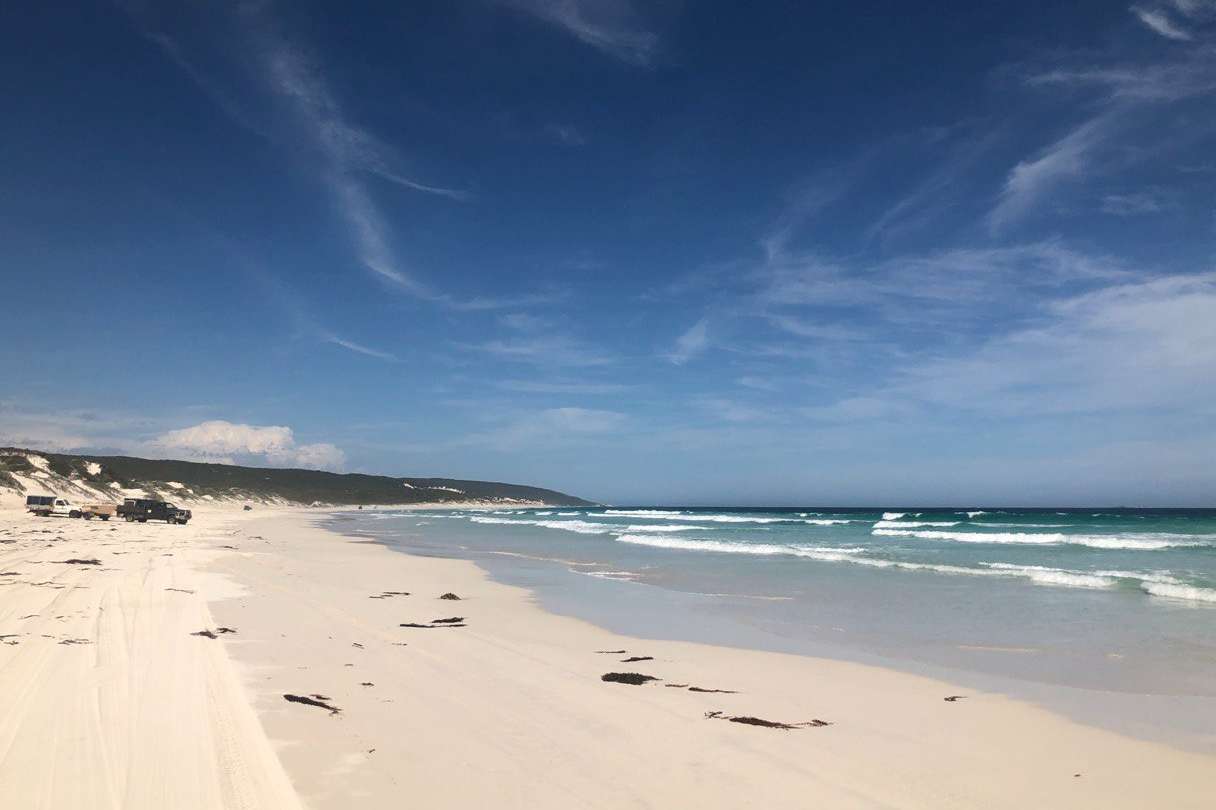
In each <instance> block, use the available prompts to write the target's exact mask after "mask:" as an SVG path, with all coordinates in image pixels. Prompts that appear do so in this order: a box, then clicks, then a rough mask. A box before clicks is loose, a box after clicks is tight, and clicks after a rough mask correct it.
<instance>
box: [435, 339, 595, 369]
mask: <svg viewBox="0 0 1216 810" xmlns="http://www.w3.org/2000/svg"><path fill="white" fill-rule="evenodd" d="M457 345H458V346H459V347H460V348H462V349H467V350H469V351H475V352H480V353H482V354H487V355H490V356H491V357H497V358H499V359H502V360H511V361H514V362H517V363H534V364H537V365H550V366H603V365H608V364H609V363H612V362H615V358H614V357H613V356H612V355H610V354H608V353H606V352H603V351H600V350H599V349H596V348H594V347H592V346H588V345H587V344H585V343H583V342H582V341H579V340H576V339H574V338H571V337H567V336H565V335H556V334H547V335H521V336H514V337H508V338H499V339H496V340H487V341H484V342H482V343H460V344H457Z"/></svg>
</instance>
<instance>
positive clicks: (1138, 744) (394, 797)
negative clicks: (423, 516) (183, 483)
mask: <svg viewBox="0 0 1216 810" xmlns="http://www.w3.org/2000/svg"><path fill="white" fill-rule="evenodd" d="M200 517H201V518H203V520H200V521H199V523H200V525H198V526H195V525H194V524H192V525H191V526H190V527H163V526H158V527H154V526H152V525H151V524H149V525H148V526H134V527H133V526H119V527H107V526H105V524H102V526H100V527H98V526H90V525H88V524H83V523H82V522H80V521H72V522H71V523H72V524H75V525H70V524H67V523H60V524H59V525H58V526H55V527H54V530H57V531H58V532H59V533H60V534H61V535H63V536H64V537H65V539H64V540H59V541H55V542H49V538H43V537H41V536H35V538H34V539H32V540H31V538H30V537H28V536H26V535H25V532H27V531H28V530H30V529H36V530H42V529H43V528H44V526H45V525H46V524H38V523H30V522H28V521H27V522H25V525H16V524H19V523H20V521H9V520H7V519H5V520H3V521H2V522H0V530H2V531H3V532H5V533H4V534H0V540H5V539H10V538H14V539H18V538H19V541H18V542H14V543H13V544H11V545H0V568H3V570H6V571H7V570H10V567H9V566H10V563H13V562H16V566H15V570H20V571H23V572H28V573H30V574H32V573H34V572H37V573H36V574H35V575H34V576H28V575H26V574H23V575H22V577H21V579H22V581H21V582H13V583H8V584H6V585H5V586H4V587H3V589H0V595H2V598H3V599H4V600H5V601H4V602H3V603H2V604H3V605H4V607H3V608H0V634H7V633H12V632H14V630H13V629H10V628H12V627H15V628H17V630H16V631H17V632H18V633H24V634H25V635H22V636H20V637H19V638H17V639H16V640H17V641H18V642H19V643H18V644H17V645H15V646H0V687H3V688H2V689H0V707H2V708H3V711H0V752H4V753H3V754H2V758H0V800H3V801H4V802H5V803H6V804H7V803H10V800H11V799H12V798H19V799H22V798H32V799H34V801H27V802H25V803H24V804H23V803H21V802H20V801H18V802H11V803H13V805H14V806H31V807H36V806H48V807H49V806H55V807H124V808H141V807H148V808H151V807H159V806H174V807H293V806H300V805H302V806H307V807H310V808H329V807H334V808H337V807H343V808H346V807H393V806H399V804H400V802H401V800H402V797H403V796H408V797H410V798H411V799H412V800H415V801H418V802H421V803H425V804H426V805H428V806H432V807H471V806H488V805H490V804H493V805H494V806H507V807H529V808H531V807H541V808H544V807H559V806H560V807H563V808H564V807H569V806H571V805H575V806H587V807H621V806H643V807H647V806H652V807H674V806H694V805H701V806H706V807H738V806H740V805H741V804H747V803H754V804H756V805H757V806H761V805H764V806H773V807H804V806H806V805H807V804H808V803H822V804H825V805H827V806H832V807H877V806H894V807H975V806H985V807H1022V806H1025V805H1026V804H1029V803H1033V804H1034V805H1036V806H1065V805H1066V806H1070V807H1103V808H1106V807H1140V806H1154V805H1155V806H1171V807H1204V806H1206V805H1207V803H1208V802H1209V801H1210V796H1211V794H1212V791H1213V790H1216V768H1214V767H1212V766H1213V765H1214V764H1216V760H1214V759H1213V758H1212V757H1210V756H1204V755H1200V754H1195V753H1190V752H1186V751H1181V750H1178V749H1175V748H1172V747H1169V746H1166V745H1161V744H1157V743H1151V742H1144V741H1140V740H1136V739H1131V738H1128V737H1123V736H1120V735H1118V734H1115V733H1113V732H1109V731H1105V730H1102V729H1096V728H1092V727H1089V726H1084V725H1081V724H1079V723H1076V722H1073V721H1071V720H1068V719H1066V718H1063V717H1060V716H1058V715H1055V714H1053V713H1051V712H1048V711H1046V710H1044V709H1041V708H1039V707H1037V706H1034V705H1030V704H1027V703H1022V702H1019V701H1016V700H1012V699H1010V698H1007V697H1004V696H1001V695H998V694H992V693H985V692H979V691H976V690H965V691H963V692H959V694H961V695H962V697H960V698H959V699H957V700H954V701H946V700H945V698H947V697H951V696H952V695H953V694H955V692H954V691H953V690H954V686H953V685H952V684H949V683H945V682H942V681H938V680H934V679H931V678H925V677H921V676H917V675H909V674H906V673H903V672H898V671H894V670H886V669H880V668H877V667H871V666H867V665H863V664H856V663H851V662H843V661H833V660H830V659H818V658H809V657H805V656H800V655H790V654H783V653H771V652H759V651H753V650H742V649H735V648H726V647H716V646H711V645H705V644H697V643H691V642H678V641H655V640H650V641H644V640H639V639H636V638H631V637H627V636H622V635H618V634H614V633H611V632H608V631H606V630H603V629H600V628H598V627H595V626H594V625H591V624H589V623H587V622H584V621H581V620H578V619H574V618H570V617H566V616H560V615H556V614H551V613H548V612H546V611H544V610H542V609H541V608H540V607H539V606H538V604H537V603H536V600H535V598H534V597H533V596H532V595H531V594H530V593H529V592H528V591H527V590H525V589H523V588H520V587H516V586H511V585H504V584H501V583H498V582H495V581H493V580H491V579H490V578H489V576H488V575H487V574H486V573H485V572H484V571H483V570H482V569H480V568H479V567H478V566H477V565H476V564H475V563H474V562H470V561H466V560H455V559H442V558H432V557H424V556H416V555H411V554H408V553H403V552H401V551H396V550H390V549H388V548H386V547H383V546H381V545H380V544H377V543H374V542H371V541H367V540H360V539H355V538H351V537H348V536H345V535H342V534H339V533H337V532H334V531H331V530H328V529H325V528H321V527H320V526H318V525H317V523H318V522H319V520H320V519H321V516H320V515H319V514H318V513H317V512H305V511H282V512H278V511H276V512H270V511H269V510H258V511H255V512H252V513H244V514H243V515H242V514H241V513H225V512H219V511H217V512H212V513H207V514H205V515H201V516H200ZM93 523H96V522H93ZM111 528H116V529H117V530H118V534H114V533H112V532H111V531H109V530H110V529H111ZM14 530H16V531H17V532H19V533H20V534H19V535H17V536H15V535H14ZM127 530H130V531H127ZM68 535H70V537H69V536H68ZM116 538H117V539H116ZM44 540H45V542H44ZM69 551H70V552H71V553H73V554H76V553H82V554H90V553H91V554H95V555H96V556H97V557H101V558H103V559H102V565H100V566H97V567H96V570H90V571H87V572H86V571H84V569H85V568H94V567H92V566H71V565H63V564H62V560H63V558H64V556H65V554H66V553H68V552H69ZM119 552H122V553H121V555H120V556H113V555H115V554H117V553H119ZM165 555H172V556H165ZM55 561H59V562H55ZM51 566H55V568H54V569H52V568H51ZM44 571H45V572H46V573H49V574H51V577H50V578H49V579H46V580H43V579H42V577H43V572H44ZM40 581H50V582H54V583H57V584H59V585H61V586H62V588H61V589H58V590H55V591H54V592H47V591H46V590H45V589H44V588H41V587H38V586H36V585H35V584H34V583H35V582H40ZM115 588H117V589H118V592H117V593H111V591H113V590H114V589H115ZM166 590H168V591H169V592H168V593H166ZM178 590H181V591H183V592H182V593H179V592H177V591H178ZM184 591H193V593H189V594H187V593H184ZM403 592H408V593H409V594H410V595H409V596H405V595H401V594H402V593H403ZM445 592H454V593H456V594H458V595H459V596H460V597H461V599H460V600H459V601H456V600H441V599H440V596H441V595H442V594H443V593H445ZM48 597H49V598H50V599H51V600H55V601H56V604H58V605H63V606H66V607H70V608H72V610H73V611H77V612H80V613H81V615H79V616H76V615H72V616H70V618H68V619H67V620H65V625H66V626H65V628H64V629H65V630H66V631H68V632H76V631H77V630H79V631H80V633H81V636H82V637H83V636H84V635H85V634H87V633H89V632H92V633H93V635H94V637H93V638H90V639H88V640H89V641H91V642H92V643H91V644H87V645H86V644H82V645H80V646H74V645H63V644H60V643H58V642H57V641H53V640H50V639H41V638H39V637H38V633H37V632H36V631H35V630H34V629H33V628H32V627H31V628H26V626H25V625H23V624H22V621H26V622H29V621H34V620H19V619H18V617H19V616H20V615H23V614H25V613H26V612H27V607H28V606H29V605H31V604H33V603H34V602H36V601H39V600H41V601H45V600H46V599H47V598H48ZM95 602H96V604H94V603H95ZM136 604H138V605H140V607H141V609H139V610H133V609H132V606H133V605H136ZM103 605H104V609H102V608H103ZM65 615H66V614H65ZM456 617H463V619H464V621H463V622H461V624H463V625H464V626H463V627H460V626H449V625H444V624H439V623H433V620H435V619H446V618H456ZM43 618H44V619H45V617H43ZM40 620H41V619H40ZM110 623H117V624H118V625H121V626H122V627H125V628H127V629H128V631H138V632H135V633H134V634H133V632H126V633H122V634H116V633H113V632H106V631H105V628H106V627H107V625H108V624H110ZM202 624H205V625H206V626H207V627H212V628H221V627H228V628H231V629H233V630H235V631H236V632H234V633H231V634H221V635H219V636H218V637H217V638H215V639H208V638H200V637H196V636H193V635H191V634H192V633H193V632H195V631H196V630H197V629H199V627H198V625H202ZM402 624H413V625H422V626H421V627H417V626H414V627H402V626H400V625H402ZM99 630H100V631H101V632H98V631H99ZM133 637H138V638H139V639H140V643H139V644H132V643H130V639H131V638H133ZM616 650H624V651H625V652H623V653H614V654H611V655H609V654H601V653H600V652H599V651H616ZM82 654H83V655H82ZM200 656H202V658H200ZM634 656H639V657H647V658H648V659H649V660H641V661H636V662H630V663H623V659H626V658H629V657H634ZM200 662H205V665H204V666H197V665H199V664H200ZM71 666H77V667H81V669H79V670H75V671H74V670H72V669H71ZM47 667H52V668H53V670H52V671H54V672H55V673H57V675H56V677H53V678H47V679H42V680H39V679H38V678H37V677H32V676H28V673H31V672H35V671H37V672H44V671H46V668H47ZM18 672H25V673H27V677H26V678H25V680H24V681H23V683H22V684H20V688H15V686H16V685H15V684H14V683H13V680H14V674H15V673H18ZM608 672H638V673H643V674H647V675H651V676H653V677H656V678H660V679H661V680H659V681H654V682H650V683H646V684H644V685H640V686H631V685H626V684H620V683H606V682H604V681H602V680H601V677H602V676H603V675H604V674H605V673H608ZM132 678H135V679H136V680H138V681H140V682H141V684H142V688H141V689H140V690H137V692H136V693H129V691H128V693H127V694H126V698H125V699H122V700H120V699H118V697H117V695H118V694H119V693H120V692H122V691H123V690H124V689H129V688H128V687H126V686H125V684H129V683H131V679H132ZM166 679H167V682H163V681H165V680H166ZM224 684H228V687H227V688H226V689H222V690H220V689H218V687H219V686H222V685H224ZM677 684H684V686H681V687H679V688H674V687H675V686H676V685H677ZM689 686H695V687H698V688H700V689H706V690H714V689H720V690H728V691H723V692H695V691H692V690H690V689H689V688H688V687H689ZM81 689H84V690H85V692H86V693H89V694H90V697H91V700H90V702H86V703H85V704H84V705H80V702H79V701H78V700H76V699H73V698H72V697H71V696H72V695H74V694H76V693H77V692H79V691H80V690H81ZM217 690H218V691H217ZM285 694H291V695H294V696H299V697H302V698H309V699H311V700H315V701H317V702H319V703H325V704H328V705H331V706H333V707H335V708H338V709H340V712H339V713H337V714H331V713H330V712H329V711H328V710H326V709H324V708H321V707H318V706H315V705H309V704H308V703H299V702H289V701H287V700H285V699H284V697H283V696H284V695H285ZM162 704H163V708H162V709H161V712H160V713H158V712H157V711H156V709H157V707H158V706H162ZM93 706H97V707H100V711H99V712H97V711H94V709H93V708H92V707H93ZM18 710H19V711H18ZM242 712H244V714H243V715H242V714H241V713H242ZM709 712H722V713H723V715H721V716H717V717H707V716H706V715H707V713H709ZM228 716H232V717H238V719H239V717H242V716H243V717H244V718H245V719H244V720H243V721H240V722H235V723H234V724H233V725H232V726H231V727H229V728H228V733H227V736H225V735H223V734H220V735H214V734H209V733H201V732H207V730H208V729H211V728H213V727H214V725H215V723H216V722H217V718H218V717H228ZM727 717H754V718H760V719H763V720H769V721H774V722H778V723H786V724H790V725H791V726H795V727H793V728H790V729H780V728H763V727H755V726H751V725H747V724H744V723H737V722H723V719H724V718H727ZM250 720H252V723H251V722H249V721H250ZM816 720H819V721H823V722H824V723H827V724H828V725H822V726H818V725H809V726H799V725H797V724H802V723H812V722H813V721H816ZM221 725H222V724H221ZM47 728H54V729H57V730H59V731H60V732H64V733H65V734H67V732H72V731H75V732H78V736H76V737H73V736H71V735H70V734H68V735H67V736H56V739H60V740H66V741H70V742H62V743H57V744H56V745H55V747H54V749H53V750H50V751H48V750H47V748H46V746H47V743H46V742H45V737H46V735H45V731H46V729H47ZM116 728H121V729H122V731H121V732H120V733H116V731H115V729H116ZM99 751H104V754H105V755H104V756H102V755H100V754H99V753H98V752H99ZM134 751H138V752H140V756H141V757H142V759H140V757H136V756H133V753H132V752H134ZM258 751H260V752H262V753H261V754H260V755H258V756H250V755H247V754H242V755H241V756H235V755H234V752H258ZM135 762H140V763H141V765H142V767H139V768H134V767H131V766H132V764H133V763H135ZM234 764H235V765H236V767H234ZM123 766H125V767H123ZM81 773H85V774H90V775H91V776H90V777H89V778H86V779H81V777H80V774H81ZM116 774H117V775H116ZM275 774H278V776H275ZM1074 774H1080V775H1079V776H1077V775H1074ZM103 775H105V778H104V779H103V778H102V777H103ZM186 777H188V778H186ZM288 780H289V785H290V789H291V794H290V795H288V794H287V793H286V792H284V791H283V786H284V782H287V781H288ZM68 782H71V783H72V785H69V784H67V783H68ZM162 782H164V783H165V784H162ZM176 783H182V784H186V785H189V786H191V787H195V786H197V785H212V784H214V785H217V786H219V787H217V788H216V789H215V790H209V791H205V792H203V793H200V792H199V791H197V790H194V791H193V792H191V791H190V790H186V789H184V788H182V789H180V790H178V791H177V792H176V793H172V794H170V793H166V792H165V790H167V789H168V788H167V787H166V785H170V784H176ZM73 785H74V786H73ZM225 785H226V786H227V787H223V786H225ZM157 786H159V787H160V788H161V790H160V791H159V792H158V790H157V789H156V788H157ZM118 787H121V788H122V789H121V790H119V789H118ZM221 788H222V789H221ZM271 788H274V789H276V790H278V793H274V791H273V790H271ZM259 790H260V791H261V792H260V793H259V792H258V791H259ZM166 795H173V797H174V799H175V800H174V801H170V802H169V803H168V804H166V803H165V801H164V800H165V796H166ZM203 795H206V796H207V797H209V798H210V799H211V800H212V801H210V802H208V801H206V800H204V799H203V798H200V797H201V796H203ZM48 797H50V798H53V799H54V801H51V802H48ZM105 797H110V799H109V801H106V800H104V798H105ZM251 797H256V798H251ZM297 801H298V802H300V804H299V805H298V804H296V802H297ZM39 802H41V804H39Z"/></svg>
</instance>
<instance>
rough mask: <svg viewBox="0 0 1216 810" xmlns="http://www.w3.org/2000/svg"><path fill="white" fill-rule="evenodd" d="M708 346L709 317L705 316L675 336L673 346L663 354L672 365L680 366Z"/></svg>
mask: <svg viewBox="0 0 1216 810" xmlns="http://www.w3.org/2000/svg"><path fill="white" fill-rule="evenodd" d="M708 348H709V318H708V317H705V318H702V319H701V320H699V321H697V322H696V323H694V324H693V325H692V326H690V327H688V329H687V330H685V331H684V332H683V333H682V334H681V335H680V336H679V337H678V338H676V343H675V346H674V347H672V350H671V351H670V352H668V353H667V354H666V355H665V356H666V358H667V360H668V361H669V362H670V363H672V364H673V365H677V366H682V365H684V364H685V363H687V362H688V361H689V360H691V359H692V358H694V357H696V356H697V355H698V354H701V352H703V351H705V350H706V349H708Z"/></svg>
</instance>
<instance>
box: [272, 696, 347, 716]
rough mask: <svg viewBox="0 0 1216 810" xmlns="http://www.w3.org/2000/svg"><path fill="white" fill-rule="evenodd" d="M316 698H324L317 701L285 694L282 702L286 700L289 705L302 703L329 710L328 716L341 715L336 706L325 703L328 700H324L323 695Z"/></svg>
mask: <svg viewBox="0 0 1216 810" xmlns="http://www.w3.org/2000/svg"><path fill="white" fill-rule="evenodd" d="M318 697H320V698H324V699H323V700H318V699H316V698H311V697H308V696H306V695H287V694H285V695H283V700H286V701H288V702H289V703H302V704H304V705H305V706H316V707H317V708H318V709H329V713H330V714H341V713H342V710H341V709H339V708H338V707H337V706H331V705H330V704H328V703H326V702H325V701H326V700H328V698H325V696H324V695H319V696H318Z"/></svg>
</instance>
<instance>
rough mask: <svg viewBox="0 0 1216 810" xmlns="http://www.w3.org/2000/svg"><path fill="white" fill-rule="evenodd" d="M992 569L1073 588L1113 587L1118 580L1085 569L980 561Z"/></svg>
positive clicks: (1034, 580) (1043, 582) (1047, 583)
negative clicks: (1068, 569) (1076, 569)
mask: <svg viewBox="0 0 1216 810" xmlns="http://www.w3.org/2000/svg"><path fill="white" fill-rule="evenodd" d="M980 564H981V565H984V566H987V567H988V568H989V569H990V570H994V571H1006V572H1008V573H1010V574H1011V575H1015V576H1019V575H1020V576H1024V577H1027V578H1029V579H1030V580H1031V581H1033V582H1038V583H1041V584H1044V585H1067V586H1070V587H1073V588H1113V587H1114V586H1115V585H1118V584H1119V583H1118V580H1116V579H1115V578H1113V577H1109V576H1101V575H1099V574H1097V573H1086V572H1083V571H1067V570H1064V569H1062V568H1049V567H1048V566H1045V565H1013V564H1012V563H980Z"/></svg>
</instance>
